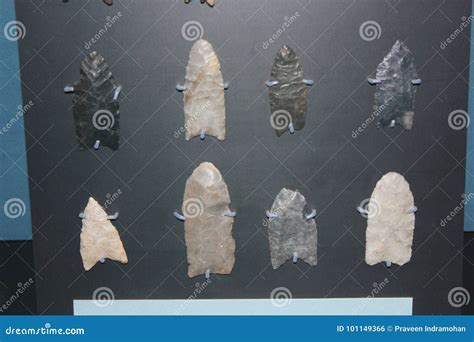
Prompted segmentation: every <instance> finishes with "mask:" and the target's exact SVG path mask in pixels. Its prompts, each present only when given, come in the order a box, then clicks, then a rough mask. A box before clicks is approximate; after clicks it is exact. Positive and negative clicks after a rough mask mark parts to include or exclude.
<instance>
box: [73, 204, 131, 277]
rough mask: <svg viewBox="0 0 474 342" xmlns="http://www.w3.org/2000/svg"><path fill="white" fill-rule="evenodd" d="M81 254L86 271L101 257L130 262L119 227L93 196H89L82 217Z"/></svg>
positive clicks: (124, 262)
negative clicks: (112, 221)
mask: <svg viewBox="0 0 474 342" xmlns="http://www.w3.org/2000/svg"><path fill="white" fill-rule="evenodd" d="M81 256H82V263H83V264H84V269H85V270H86V271H89V270H90V269H91V268H92V267H94V265H95V264H96V263H97V261H100V260H101V259H111V260H115V261H119V262H121V263H123V264H126V263H127V262H128V258H127V253H125V249H124V247H123V244H122V240H120V236H119V234H118V232H117V229H116V228H115V227H114V226H113V225H112V223H111V222H110V220H108V219H107V213H106V212H105V211H104V209H103V208H102V207H101V206H100V204H99V203H97V201H96V200H95V199H93V198H92V197H91V198H89V202H88V203H87V206H86V209H85V210H84V218H83V219H82V230H81Z"/></svg>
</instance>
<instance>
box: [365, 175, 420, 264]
mask: <svg viewBox="0 0 474 342" xmlns="http://www.w3.org/2000/svg"><path fill="white" fill-rule="evenodd" d="M413 207H414V200H413V194H412V192H411V191H410V186H409V185H408V183H407V181H406V180H405V178H403V176H402V175H400V174H398V173H396V172H389V173H387V174H386V175H385V176H383V177H382V178H381V179H380V180H379V181H378V182H377V185H376V186H375V189H374V191H373V192H372V196H371V198H370V202H369V204H368V213H367V217H368V219H367V232H366V249H365V261H366V263H367V264H369V265H375V264H377V263H379V262H387V261H389V262H391V263H395V264H398V265H400V266H401V265H404V264H406V263H407V262H409V261H410V259H411V248H412V244H413V234H414V231H415V214H414V213H413V212H412V211H411V210H410V209H411V208H413Z"/></svg>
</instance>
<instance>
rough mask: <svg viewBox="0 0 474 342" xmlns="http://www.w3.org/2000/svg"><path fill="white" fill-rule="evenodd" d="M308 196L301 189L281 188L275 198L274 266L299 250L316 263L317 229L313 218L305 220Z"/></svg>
mask: <svg viewBox="0 0 474 342" xmlns="http://www.w3.org/2000/svg"><path fill="white" fill-rule="evenodd" d="M305 208H306V199H305V198H304V196H303V195H302V194H300V193H299V192H298V191H292V190H288V189H281V191H280V192H279V193H278V195H277V197H276V198H275V201H274V202H273V205H272V209H271V212H272V214H274V215H276V217H274V218H270V219H269V225H268V239H269V242H270V253H271V260H272V267H273V269H277V268H278V267H280V266H281V265H283V264H284V263H285V262H286V261H287V260H289V259H292V258H293V255H294V253H297V255H298V259H302V260H304V261H305V262H306V263H308V264H310V265H311V266H314V265H316V264H317V261H318V260H317V230H316V222H315V220H314V219H310V220H306V218H305V217H304V211H305Z"/></svg>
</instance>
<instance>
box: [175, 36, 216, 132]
mask: <svg viewBox="0 0 474 342" xmlns="http://www.w3.org/2000/svg"><path fill="white" fill-rule="evenodd" d="M184 86H185V90H184V113H185V128H186V140H190V139H191V138H192V137H196V136H199V135H200V134H201V131H202V130H204V131H205V133H206V134H208V135H212V136H214V137H216V138H217V139H219V140H224V139H225V99H224V81H223V79H222V73H221V65H220V63H219V59H218V58H217V55H216V53H215V52H214V49H213V48H212V45H211V44H210V43H209V42H207V41H205V40H203V39H199V40H198V41H196V42H195V43H194V45H193V47H192V48H191V52H190V53H189V62H188V66H187V68H186V82H185V85H184Z"/></svg>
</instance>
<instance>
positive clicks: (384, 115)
mask: <svg viewBox="0 0 474 342" xmlns="http://www.w3.org/2000/svg"><path fill="white" fill-rule="evenodd" d="M376 79H377V81H379V82H380V81H381V83H379V84H378V85H377V90H376V92H375V114H376V115H377V116H379V121H378V124H379V126H381V127H384V126H392V127H393V123H396V124H398V125H400V126H402V127H403V128H404V129H406V130H410V129H412V127H413V118H414V115H415V95H416V87H417V86H416V85H414V84H412V81H413V80H416V79H418V74H417V72H416V68H415V59H414V57H413V54H412V52H411V51H410V50H409V49H408V47H407V46H406V45H405V44H404V43H403V42H400V41H398V40H397V41H396V43H395V44H394V45H393V47H392V50H391V51H390V52H389V53H388V55H387V56H386V57H385V58H384V59H383V61H382V62H381V63H380V64H379V66H378V67H377V76H376Z"/></svg>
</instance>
